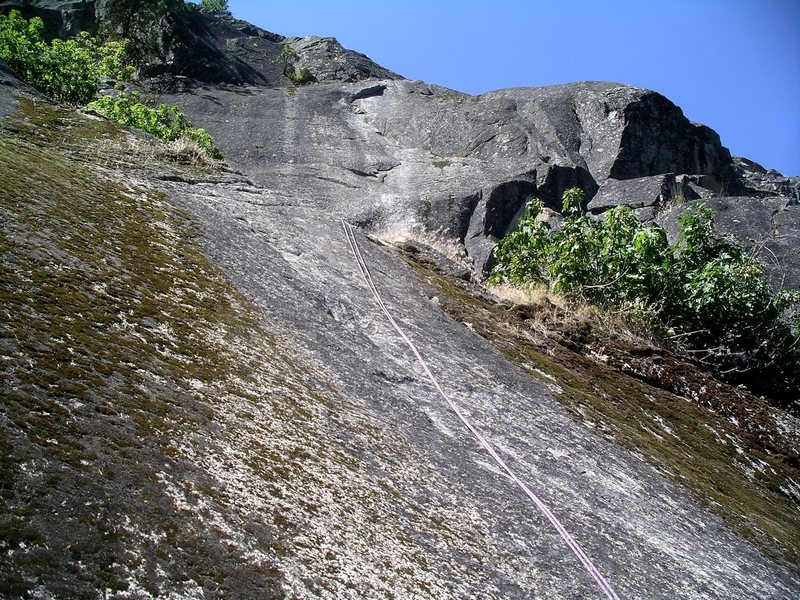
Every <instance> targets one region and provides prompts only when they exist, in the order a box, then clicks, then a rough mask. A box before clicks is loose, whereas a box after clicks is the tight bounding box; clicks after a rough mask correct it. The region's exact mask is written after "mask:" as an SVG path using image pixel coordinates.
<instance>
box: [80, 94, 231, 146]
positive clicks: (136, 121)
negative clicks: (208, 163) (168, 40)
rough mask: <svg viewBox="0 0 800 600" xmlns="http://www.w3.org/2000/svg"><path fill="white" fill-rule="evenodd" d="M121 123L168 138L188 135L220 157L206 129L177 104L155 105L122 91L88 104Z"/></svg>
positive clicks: (172, 139)
mask: <svg viewBox="0 0 800 600" xmlns="http://www.w3.org/2000/svg"><path fill="white" fill-rule="evenodd" d="M87 108H88V109H90V110H94V111H97V112H98V113H100V114H101V115H103V116H104V117H107V118H109V119H111V120H112V121H116V122H117V123H119V124H120V125H126V126H129V127H136V128H137V129H141V130H143V131H146V132H147V133H150V134H152V135H154V136H156V137H157V138H159V139H161V140H165V141H174V140H177V139H179V138H187V139H188V140H190V141H192V142H194V143H196V144H197V145H198V146H199V147H200V148H202V150H203V151H205V153H206V154H208V156H210V157H211V158H216V159H221V158H222V153H221V152H220V151H219V150H218V149H217V148H216V147H215V146H214V140H213V139H212V138H211V136H210V135H209V134H208V133H207V132H206V131H205V130H204V129H200V128H197V129H195V128H193V127H192V124H191V122H190V121H189V119H188V118H187V117H186V115H185V114H183V113H182V112H181V111H180V110H178V108H177V107H176V106H171V105H168V104H159V105H157V106H156V105H155V103H154V102H152V101H149V100H146V99H142V98H141V97H140V96H139V95H138V94H129V93H121V94H119V95H117V96H113V97H112V96H103V97H102V98H98V99H97V100H94V101H93V102H90V103H89V105H88V106H87Z"/></svg>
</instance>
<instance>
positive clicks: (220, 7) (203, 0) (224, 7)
mask: <svg viewBox="0 0 800 600" xmlns="http://www.w3.org/2000/svg"><path fill="white" fill-rule="evenodd" d="M200 8H204V9H205V10H210V11H212V12H220V13H227V12H229V8H228V0H200Z"/></svg>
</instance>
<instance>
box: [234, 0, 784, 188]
mask: <svg viewBox="0 0 800 600" xmlns="http://www.w3.org/2000/svg"><path fill="white" fill-rule="evenodd" d="M229 4H230V9H231V12H232V13H233V15H234V16H235V17H237V18H240V19H245V20H247V21H250V22H252V23H254V24H255V25H258V26H260V27H262V28H264V29H267V30H269V31H272V32H275V33H280V34H282V35H287V36H290V35H298V36H302V35H310V34H313V35H320V36H332V37H335V38H337V39H338V40H339V41H340V42H341V43H342V44H343V45H344V46H345V47H347V48H350V49H352V50H356V51H358V52H363V53H365V54H367V55H368V56H369V57H370V58H372V59H373V60H375V61H376V62H377V63H379V64H381V65H383V66H384V67H387V68H389V69H392V70H393V71H396V72H398V73H400V74H401V75H403V76H405V77H408V78H411V79H422V80H424V81H427V82H429V83H437V84H439V85H444V86H447V87H450V88H454V89H457V90H460V91H464V92H468V93H470V94H479V93H482V92H486V91H489V90H493V89H498V88H503V87H514V86H539V85H550V84H557V83H568V82H572V81H581V80H605V81H617V82H620V83H627V84H631V85H636V86H640V87H645V88H649V89H653V90H656V91H657V92H660V93H662V94H664V95H665V96H667V97H668V98H669V99H670V100H672V101H673V102H675V103H676V104H677V105H678V106H680V107H681V108H682V109H683V111H684V113H685V114H686V116H687V117H688V118H689V119H691V120H692V121H696V122H699V123H704V124H706V125H708V126H710V127H712V128H713V129H715V130H716V131H717V132H718V133H719V134H720V136H721V138H722V143H723V144H724V145H725V146H727V147H728V148H729V149H730V150H731V152H732V153H733V154H734V155H739V156H745V157H747V158H750V159H752V160H755V161H756V162H759V163H761V164H762V165H764V166H765V167H767V168H774V169H777V170H779V171H781V172H782V173H784V174H785V175H800V1H799V0H692V1H689V0H673V1H663V2H655V1H651V0H635V1H634V0H605V1H594V0H528V1H524V0H494V1H484V2H479V1H475V0H460V1H451V0H406V1H402V2H401V1H395V2H390V1H385V0H374V1H361V2H358V1H355V0H296V1H294V2H287V1H286V0H283V1H282V2H273V1H269V0H267V1H264V0H230V2H229Z"/></svg>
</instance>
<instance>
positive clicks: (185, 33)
mask: <svg viewBox="0 0 800 600" xmlns="http://www.w3.org/2000/svg"><path fill="white" fill-rule="evenodd" d="M172 20H173V31H172V34H171V45H170V54H169V57H168V59H167V60H166V61H165V62H164V63H163V64H161V65H153V66H151V67H149V73H150V75H161V76H162V77H161V79H160V80H159V82H160V84H161V85H162V86H164V87H167V88H172V87H175V86H176V85H182V86H184V87H187V88H190V89H191V88H193V87H195V86H196V85H197V84H198V83H203V84H213V85H221V84H229V85H263V86H270V87H281V86H283V87H287V86H290V85H291V84H292V82H291V80H290V79H289V78H288V77H287V74H286V63H285V62H284V61H283V60H282V59H281V57H280V53H281V50H282V48H283V46H284V44H289V45H291V46H292V47H294V48H295V49H296V51H297V53H298V61H297V63H296V65H295V66H296V67H298V68H299V67H303V68H306V69H308V70H309V72H310V73H311V76H312V80H313V81H348V82H352V81H359V80H362V79H369V78H376V77H377V78H382V79H397V78H399V77H400V76H399V75H397V74H396V73H392V72H391V71H389V70H388V69H384V68H383V67H381V66H379V65H377V64H375V63H374V62H372V61H371V60H370V59H369V58H368V57H366V56H364V55H363V54H358V53H356V52H352V51H350V50H345V49H344V48H343V47H342V46H341V44H339V42H337V41H336V40H335V39H333V38H319V37H316V36H309V37H305V38H286V37H284V36H282V35H278V34H274V33H270V32H268V31H264V30H263V29H259V28H258V27H255V26H253V25H251V24H250V23H247V22H245V21H240V20H237V19H234V18H233V17H231V16H230V15H224V14H219V13H209V12H206V11H201V10H184V11H181V12H180V13H178V14H176V15H173V19H172ZM164 75H168V77H163V76H164ZM176 76H177V77H179V78H181V79H178V80H175V79H174V78H175V77H176Z"/></svg>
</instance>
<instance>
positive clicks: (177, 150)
mask: <svg viewBox="0 0 800 600" xmlns="http://www.w3.org/2000/svg"><path fill="white" fill-rule="evenodd" d="M155 153H156V156H157V157H158V158H161V159H163V160H168V161H171V162H177V163H181V164H187V165H191V166H193V167H199V168H206V169H211V168H215V167H216V166H217V164H218V162H217V161H216V160H214V159H213V158H211V157H209V156H208V154H206V151H205V150H203V148H202V147H201V146H200V145H199V144H198V143H197V142H195V141H194V140H192V139H190V138H188V137H185V136H181V137H179V138H178V139H177V140H172V141H171V142H165V143H163V144H159V145H158V146H156V149H155Z"/></svg>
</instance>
